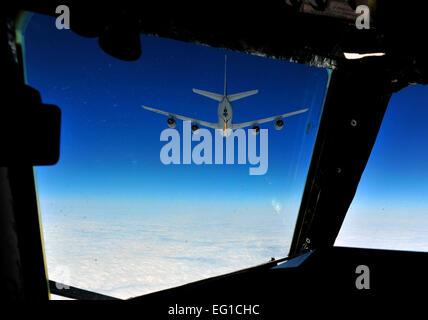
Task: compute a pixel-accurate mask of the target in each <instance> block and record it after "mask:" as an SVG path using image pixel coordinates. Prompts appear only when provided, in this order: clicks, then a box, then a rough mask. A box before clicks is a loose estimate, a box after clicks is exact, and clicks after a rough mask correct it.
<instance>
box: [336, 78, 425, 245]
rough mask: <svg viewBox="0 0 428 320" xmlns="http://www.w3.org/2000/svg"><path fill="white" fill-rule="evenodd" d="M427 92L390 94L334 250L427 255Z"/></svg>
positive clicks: (414, 89) (420, 89)
mask: <svg viewBox="0 0 428 320" xmlns="http://www.w3.org/2000/svg"><path fill="white" fill-rule="evenodd" d="M427 101H428V87H426V86H422V85H417V86H411V87H408V88H405V89H403V90H402V91H400V92H398V93H395V94H394V95H393V96H392V98H391V101H390V103H389V106H388V109H387V111H386V114H385V116H384V119H383V123H382V126H381V128H380V131H379V134H378V137H377V140H376V143H375V145H374V147H373V150H372V154H371V156H370V159H369V161H368V163H367V166H366V169H365V171H364V174H363V176H362V178H361V181H360V184H359V186H358V190H357V193H356V195H355V198H354V200H353V202H352V204H351V207H350V209H349V211H348V213H347V215H346V218H345V221H344V223H343V226H342V228H341V230H340V233H339V236H338V237H337V239H336V243H335V244H336V245H339V246H351V247H362V248H375V249H395V250H410V251H427V250H428V197H427V195H428V148H427V146H428V142H427V141H428V127H427V125H426V122H427V119H428V103H427Z"/></svg>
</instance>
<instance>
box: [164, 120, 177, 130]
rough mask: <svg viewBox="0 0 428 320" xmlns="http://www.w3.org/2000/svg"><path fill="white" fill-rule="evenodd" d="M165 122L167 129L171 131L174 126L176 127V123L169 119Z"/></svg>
mask: <svg viewBox="0 0 428 320" xmlns="http://www.w3.org/2000/svg"><path fill="white" fill-rule="evenodd" d="M166 122H167V123H168V127H170V128H172V129H174V128H175V126H176V125H177V122H175V120H174V119H173V118H169V119H168V120H167V121H166Z"/></svg>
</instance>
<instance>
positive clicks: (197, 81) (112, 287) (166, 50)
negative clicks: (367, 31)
mask: <svg viewBox="0 0 428 320" xmlns="http://www.w3.org/2000/svg"><path fill="white" fill-rule="evenodd" d="M24 42H25V66H26V73H27V82H28V84H29V85H31V86H33V87H35V88H36V89H37V90H39V91H40V93H41V96H42V99H43V101H44V102H45V103H54V104H57V105H58V106H60V108H61V110H62V129H61V154H60V160H59V162H58V163H57V164H56V165H55V166H50V167H37V168H36V179H37V189H38V197H39V203H40V210H41V215H42V222H43V230H44V241H45V250H46V259H47V267H48V274H49V278H50V279H51V280H54V281H58V282H61V283H65V284H68V285H72V286H75V287H79V288H82V289H86V290H91V291H95V292H99V293H102V294H107V295H110V296H114V297H119V298H129V297H132V296H137V295H142V294H146V293H150V292H153V291H157V290H161V289H166V288H170V287H174V286H177V285H182V284H185V283H188V282H191V281H196V280H200V279H203V278H207V277H211V276H216V275H220V274H224V273H227V272H231V271H236V270H239V269H242V268H246V267H250V266H254V265H257V264H260V263H264V262H267V261H269V260H270V259H271V258H272V257H274V258H281V257H284V256H286V255H287V254H288V251H289V246H290V242H291V237H292V234H293V230H294V225H295V222H296V218H297V213H298V208H299V204H300V200H301V197H302V192H303V188H304V185H305V180H306V175H307V171H308V167H309V163H310V160H311V155H312V149H313V146H314V141H315V138H316V134H317V130H318V124H319V120H320V117H321V113H322V107H323V103H324V98H325V93H326V89H327V85H328V79H329V73H328V71H327V70H326V69H320V68H315V67H309V66H305V65H300V64H296V63H291V62H286V61H280V60H275V59H270V58H265V57H260V56H254V55H249V54H244V53H237V52H231V51H225V50H222V49H217V48H211V47H207V46H199V45H196V44H192V43H184V42H179V41H175V40H170V39H163V38H159V37H154V36H147V35H142V36H141V44H142V50H143V53H142V56H141V58H140V59H139V60H138V61H134V62H125V61H121V60H118V59H115V58H113V57H110V56H109V55H107V54H106V53H104V52H103V51H102V50H101V49H100V47H99V45H98V42H97V39H95V38H84V37H81V36H79V35H77V34H75V33H73V32H72V31H70V30H66V29H63V30H57V29H56V27H55V19H54V18H52V17H48V16H42V15H37V14H35V15H33V16H32V17H31V19H30V20H29V22H28V24H27V27H26V30H25V33H24ZM225 55H227V94H228V95H234V96H233V99H232V98H231V99H230V100H233V101H231V105H232V108H233V118H231V119H228V122H227V125H226V124H225V123H224V121H223V123H219V115H220V116H221V112H218V110H220V111H221V109H219V105H220V104H221V103H222V101H223V100H224V92H226V91H225V90H224V89H225V88H224V67H225V66H224V63H225ZM261 73H262V74H263V77H260V76H259V75H260V74H261ZM192 89H196V91H193V90H192ZM198 90H199V91H198ZM253 90H258V91H257V92H256V91H253ZM195 92H196V93H195ZM238 93H241V94H240V95H235V94H238ZM143 106H144V107H145V108H143ZM159 111H161V112H159ZM231 111H232V110H230V112H229V111H228V110H226V113H228V114H229V115H230V114H232V112H231ZM295 111H296V112H297V111H299V112H297V113H294V114H291V115H290V113H293V112H295ZM162 112H163V113H162ZM283 115H286V116H284V117H282V118H278V117H277V116H283ZM183 119H184V120H183ZM186 119H187V120H186ZM189 119H190V120H189ZM262 120H263V121H264V122H263V121H262ZM253 129H254V130H253ZM228 130H233V132H232V131H228ZM224 132H226V134H222V133H224ZM220 145H221V146H222V148H220Z"/></svg>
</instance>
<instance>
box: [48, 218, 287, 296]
mask: <svg viewBox="0 0 428 320" xmlns="http://www.w3.org/2000/svg"><path fill="white" fill-rule="evenodd" d="M262 218H263V219H262ZM272 219H273V220H272ZM272 219H271V220H269V217H266V216H264V217H244V218H242V219H241V220H240V221H233V219H230V220H227V219H226V220H225V219H223V220H216V221H219V222H217V223H216V222H214V221H210V219H207V218H206V217H202V216H200V217H193V218H192V217H189V218H183V217H176V218H172V217H168V218H167V219H166V218H165V219H163V218H161V217H144V216H141V217H140V218H138V219H137V218H134V219H129V218H127V217H122V218H120V219H108V218H106V219H104V220H102V219H99V218H97V219H91V218H86V219H84V218H83V216H81V217H77V216H74V217H72V216H70V215H69V216H64V215H60V216H55V215H44V216H43V229H44V235H45V249H46V257H47V265H48V273H49V278H50V279H51V280H56V281H60V280H61V279H63V278H64V275H66V276H67V277H68V278H67V279H68V280H69V281H68V282H67V284H69V285H72V286H75V287H79V288H82V289H86V290H91V291H95V292H99V293H103V294H107V295H111V296H115V297H119V298H129V297H132V296H138V295H142V294H146V293H150V292H154V291H158V290H162V289H166V288H171V287H174V286H178V285H182V284H185V283H189V282H192V281H196V280H200V279H204V278H208V277H212V276H216V275H220V274H224V273H227V272H231V271H236V270H239V269H242V268H246V267H249V266H253V265H257V264H259V263H263V262H267V261H268V260H269V259H270V258H271V257H272V256H274V257H276V258H280V257H284V256H286V255H287V253H288V249H289V247H288V246H289V243H287V242H286V241H287V240H289V239H290V238H291V235H290V236H288V237H287V235H286V233H287V232H286V230H284V226H283V225H282V223H280V222H278V221H279V218H272ZM275 219H276V220H275ZM64 270H67V272H64Z"/></svg>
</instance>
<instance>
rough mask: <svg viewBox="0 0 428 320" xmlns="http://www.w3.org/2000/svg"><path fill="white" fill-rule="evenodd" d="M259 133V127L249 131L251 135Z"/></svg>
mask: <svg viewBox="0 0 428 320" xmlns="http://www.w3.org/2000/svg"><path fill="white" fill-rule="evenodd" d="M259 132H260V127H259V126H254V127H253V130H251V133H252V134H254V135H258V134H259Z"/></svg>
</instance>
